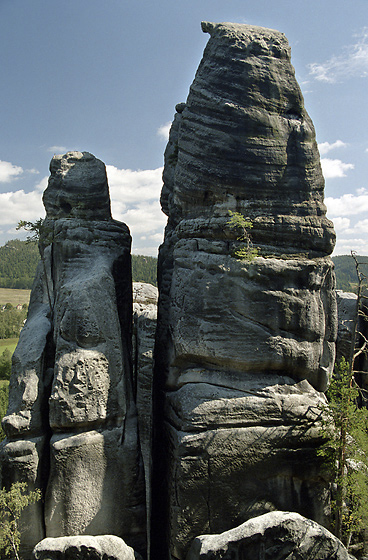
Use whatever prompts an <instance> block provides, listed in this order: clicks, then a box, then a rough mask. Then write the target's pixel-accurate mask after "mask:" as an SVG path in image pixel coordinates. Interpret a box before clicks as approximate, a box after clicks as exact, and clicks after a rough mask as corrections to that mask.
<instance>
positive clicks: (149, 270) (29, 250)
mask: <svg viewBox="0 0 368 560" xmlns="http://www.w3.org/2000/svg"><path fill="white" fill-rule="evenodd" d="M39 260H40V254H39V251H38V247H37V243H36V242H34V241H33V242H27V241H20V240H19V239H13V240H11V241H8V242H7V243H5V245H3V246H2V247H0V288H17V289H22V290H30V289H31V288H32V284H33V280H34V277H35V274H36V267H37V264H38V261H39ZM156 269H157V258H155V257H146V256H144V255H132V276H133V282H146V283H147V284H153V285H154V286H157V279H156Z"/></svg>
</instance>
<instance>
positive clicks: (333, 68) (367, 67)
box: [309, 27, 368, 83]
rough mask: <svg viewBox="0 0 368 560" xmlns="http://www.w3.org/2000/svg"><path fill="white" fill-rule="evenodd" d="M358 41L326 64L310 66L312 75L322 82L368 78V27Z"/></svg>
mask: <svg viewBox="0 0 368 560" xmlns="http://www.w3.org/2000/svg"><path fill="white" fill-rule="evenodd" d="M356 37H357V41H356V43H354V44H353V45H349V46H347V47H345V48H344V49H343V53H342V54H339V55H337V56H332V57H331V58H330V59H329V60H327V61H326V62H322V63H318V62H314V63H312V64H309V70H310V74H311V75H312V76H313V77H314V78H315V79H316V80H319V81H322V82H329V83H334V82H341V81H344V80H346V79H349V78H351V77H359V78H366V77H367V76H368V27H364V28H363V30H362V32H361V33H360V35H358V36H356Z"/></svg>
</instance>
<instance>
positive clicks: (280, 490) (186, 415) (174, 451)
mask: <svg viewBox="0 0 368 560" xmlns="http://www.w3.org/2000/svg"><path fill="white" fill-rule="evenodd" d="M202 28H203V31H205V32H207V33H209V34H210V39H209V42H208V44H207V47H206V49H205V52H204V55H203V59H202V61H201V63H200V66H199V68H198V71H197V74H196V76H195V80H194V82H193V84H192V86H191V88H190V92H189V96H188V99H187V101H186V103H182V104H179V105H178V106H177V108H176V109H177V113H176V115H175V119H174V121H173V124H172V127H171V132H170V138H169V142H168V145H167V148H166V152H165V167H164V174H163V179H164V187H163V190H162V195H161V203H162V209H163V211H164V212H165V213H166V214H167V216H168V223H167V227H166V231H165V240H164V243H163V245H162V246H161V248H160V254H159V275H158V278H159V290H160V299H159V309H158V327H157V339H156V351H155V356H156V366H155V378H154V384H155V401H154V411H155V415H156V417H155V422H156V426H157V428H156V431H155V439H154V475H153V516H152V535H153V551H154V553H155V554H156V556H157V557H160V558H163V557H167V554H169V556H170V557H171V558H178V559H180V560H181V559H183V558H185V556H186V553H187V551H188V547H189V545H190V543H191V541H192V539H193V538H194V537H195V536H196V535H199V534H204V533H222V532H223V531H226V530H228V529H231V528H233V527H235V526H237V525H239V524H240V523H243V522H244V521H246V520H247V519H249V518H251V517H254V516H256V515H260V514H263V513H266V512H268V511H272V510H287V511H295V512H299V513H300V514H302V515H305V516H306V517H308V518H311V519H314V520H316V521H318V522H319V523H321V524H327V513H328V511H327V509H328V507H327V506H328V491H327V488H328V484H327V481H326V480H325V479H324V478H323V476H322V474H321V471H320V468H319V466H320V465H319V460H318V458H317V456H316V449H317V448H318V447H319V445H320V444H321V432H320V427H321V425H320V416H321V405H322V403H323V402H324V396H323V394H322V393H321V392H323V391H324V390H325V389H326V387H327V384H328V380H329V377H330V375H331V372H332V368H333V363H334V353H335V338H336V322H337V318H336V301H335V291H334V274H333V265H332V261H331V259H330V258H329V255H330V253H331V252H332V250H333V247H334V242H335V234H334V230H333V225H332V223H331V222H330V221H329V220H328V219H327V218H326V215H325V214H326V208H325V206H324V203H323V192H324V180H323V176H322V171H321V166H320V159H319V153H318V149H317V144H316V140H315V131H314V127H313V124H312V122H311V119H310V117H309V116H308V114H307V112H306V110H305V108H304V103H303V97H302V94H301V91H300V88H299V86H298V84H297V82H296V79H295V73H294V69H293V67H292V65H291V61H290V48H289V45H288V42H287V40H286V38H285V36H284V35H283V34H282V33H279V32H277V31H273V30H269V29H263V28H258V27H252V26H245V25H236V24H228V23H222V24H212V23H208V22H205V23H203V24H202ZM229 210H230V211H232V212H239V213H241V214H242V215H243V216H245V217H247V218H249V220H250V221H251V222H252V225H253V228H252V230H251V236H252V242H253V246H254V247H255V248H257V250H258V256H257V257H256V258H254V260H252V261H250V262H249V261H246V260H243V261H239V260H237V259H236V258H234V256H233V255H234V250H235V249H236V247H237V246H238V245H239V242H238V240H237V237H238V236H239V234H238V232H237V231H236V230H234V229H233V228H231V227H230V226H229V224H228V222H229ZM167 551H169V553H168V552H167Z"/></svg>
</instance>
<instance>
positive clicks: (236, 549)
mask: <svg viewBox="0 0 368 560" xmlns="http://www.w3.org/2000/svg"><path fill="white" fill-rule="evenodd" d="M217 558H221V559H222V560H233V559H234V558H236V559H237V560H264V558H272V559H275V560H276V559H277V560H306V559H307V558H308V559H309V560H349V558H350V557H349V554H348V552H347V550H346V548H345V547H344V545H343V544H342V543H341V541H339V540H338V539H337V538H336V537H335V536H334V535H332V534H331V533H330V532H329V531H327V530H326V529H324V528H323V527H321V526H320V525H318V524H317V523H314V522H313V521H311V520H310V519H306V518H304V517H302V516H301V515H299V514H297V513H289V512H283V511H277V512H271V513H267V514H265V515H261V516H259V517H256V518H254V519H251V520H249V521H246V522H245V523H243V524H242V525H240V526H239V527H236V528H235V529H232V530H230V531H227V532H224V533H222V534H220V535H201V536H199V537H197V538H196V539H194V541H193V543H192V545H191V547H190V550H189V552H188V555H187V560H215V559H217Z"/></svg>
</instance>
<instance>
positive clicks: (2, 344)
mask: <svg viewBox="0 0 368 560" xmlns="http://www.w3.org/2000/svg"><path fill="white" fill-rule="evenodd" d="M17 344H18V338H0V354H2V353H3V352H4V350H5V349H6V348H7V349H8V350H10V352H11V353H12V354H13V352H14V350H15V347H16V345H17Z"/></svg>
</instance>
